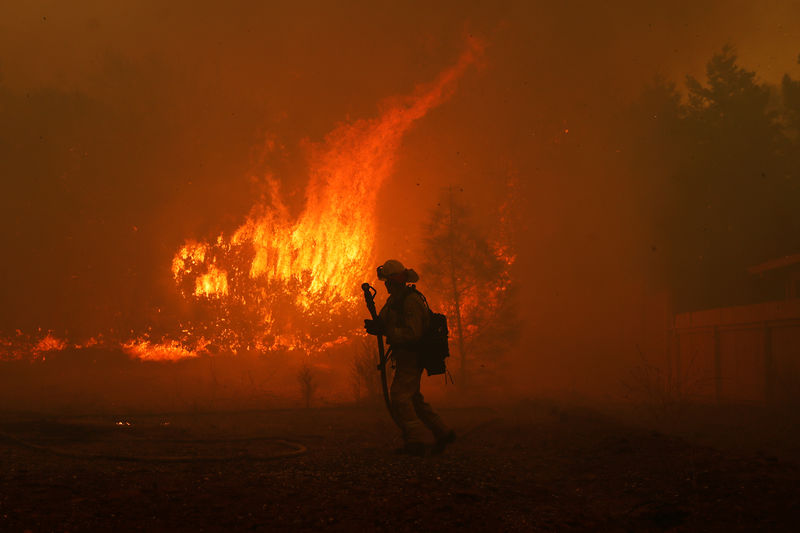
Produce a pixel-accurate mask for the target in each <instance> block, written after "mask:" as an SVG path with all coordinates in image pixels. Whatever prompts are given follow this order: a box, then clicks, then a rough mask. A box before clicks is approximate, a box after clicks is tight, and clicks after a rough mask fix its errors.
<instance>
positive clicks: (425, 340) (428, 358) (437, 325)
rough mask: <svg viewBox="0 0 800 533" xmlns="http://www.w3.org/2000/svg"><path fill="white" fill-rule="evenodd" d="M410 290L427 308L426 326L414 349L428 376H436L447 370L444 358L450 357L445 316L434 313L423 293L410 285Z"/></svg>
mask: <svg viewBox="0 0 800 533" xmlns="http://www.w3.org/2000/svg"><path fill="white" fill-rule="evenodd" d="M410 287H411V290H412V291H413V292H415V293H416V294H418V295H419V296H420V298H422V301H423V302H425V307H426V308H427V309H428V314H429V320H428V327H427V329H426V330H425V332H424V333H423V334H422V338H421V339H420V340H419V341H418V342H417V346H416V349H417V351H418V352H419V356H420V365H421V366H422V367H423V368H424V369H425V370H426V371H427V372H428V375H429V376H436V375H439V374H444V373H445V372H447V366H446V363H445V359H447V358H448V357H450V346H449V345H448V343H447V338H448V336H449V331H448V329H447V317H446V316H445V315H443V314H442V313H434V312H433V310H431V307H430V306H429V305H428V300H427V299H426V298H425V295H424V294H422V293H421V292H419V291H418V290H417V287H416V286H414V285H411V286H410Z"/></svg>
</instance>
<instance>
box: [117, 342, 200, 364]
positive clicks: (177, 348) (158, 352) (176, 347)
mask: <svg viewBox="0 0 800 533" xmlns="http://www.w3.org/2000/svg"><path fill="white" fill-rule="evenodd" d="M206 345H207V343H206ZM122 350H123V351H124V352H125V353H127V354H128V355H130V356H131V357H136V358H138V359H141V360H142V361H177V360H179V359H186V358H189V357H197V356H198V355H199V353H200V352H202V351H204V350H205V345H203V344H200V345H199V346H198V347H197V348H196V349H194V350H190V349H188V348H186V347H184V346H183V345H182V344H181V343H180V342H178V341H168V342H163V343H154V342H150V341H149V340H142V339H138V340H132V341H128V342H126V343H124V344H123V345H122Z"/></svg>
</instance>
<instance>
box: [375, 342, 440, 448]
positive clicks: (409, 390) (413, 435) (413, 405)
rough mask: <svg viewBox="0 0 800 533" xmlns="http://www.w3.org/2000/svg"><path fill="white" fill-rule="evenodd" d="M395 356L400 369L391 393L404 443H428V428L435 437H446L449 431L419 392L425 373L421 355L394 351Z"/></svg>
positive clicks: (396, 374)
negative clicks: (420, 362)
mask: <svg viewBox="0 0 800 533" xmlns="http://www.w3.org/2000/svg"><path fill="white" fill-rule="evenodd" d="M392 357H393V358H394V362H395V367H396V368H395V371H394V379H392V386H391V388H390V390H389V391H390V395H391V398H392V409H394V415H395V419H396V420H397V423H398V424H399V425H400V429H401V431H402V432H403V440H404V441H405V442H406V443H409V442H422V441H424V440H425V428H427V429H428V430H430V431H431V432H432V433H433V436H434V437H435V438H437V439H438V438H439V437H442V436H443V435H444V434H445V433H447V431H448V428H447V426H446V425H445V424H444V422H443V421H442V419H441V418H440V417H439V415H437V414H436V412H434V410H433V408H432V407H431V406H430V404H428V403H427V402H425V398H423V397H422V394H421V393H420V391H419V384H420V379H421V378H422V370H423V369H422V367H421V366H420V364H419V356H418V355H417V353H416V352H411V351H407V350H403V349H397V350H395V349H394V348H393V349H392Z"/></svg>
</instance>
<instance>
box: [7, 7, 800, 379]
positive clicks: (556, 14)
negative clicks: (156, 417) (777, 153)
mask: <svg viewBox="0 0 800 533" xmlns="http://www.w3.org/2000/svg"><path fill="white" fill-rule="evenodd" d="M470 36H472V37H475V38H478V39H480V40H481V42H483V43H485V51H484V54H483V56H482V59H481V60H480V61H479V62H478V64H477V65H476V67H475V68H472V69H470V70H469V71H468V72H466V73H465V74H464V76H463V78H462V79H461V80H460V81H459V82H458V86H457V88H456V89H455V91H454V93H453V95H452V97H451V98H450V99H449V100H447V101H446V102H444V103H442V105H441V106H439V107H437V108H436V109H433V110H431V111H430V113H429V114H428V115H427V116H426V117H424V118H423V119H421V120H419V121H418V123H416V124H415V125H414V126H413V127H412V128H411V129H410V131H409V132H408V133H407V135H406V136H405V138H404V141H403V143H402V146H401V147H400V149H399V152H398V155H397V160H396V162H395V166H394V170H393V172H392V174H391V178H390V179H389V180H388V181H387V182H386V183H385V184H384V185H383V187H382V189H381V190H380V191H379V193H378V196H377V198H378V200H377V201H378V206H377V209H378V211H377V212H378V220H377V238H376V257H384V258H388V257H390V256H397V257H398V258H401V259H404V260H406V261H407V262H408V263H410V264H411V266H414V265H415V264H417V263H420V262H421V261H422V260H423V257H422V255H421V254H422V252H421V247H420V246H419V242H420V240H421V238H422V234H421V227H422V223H423V222H424V220H425V218H426V216H427V214H428V212H429V211H430V210H431V209H433V208H434V207H435V205H436V201H437V200H436V198H437V194H438V193H439V191H440V190H441V188H442V187H444V186H448V185H452V186H455V187H456V188H457V189H458V190H459V193H460V194H463V198H464V199H465V202H466V203H467V204H468V205H469V206H470V207H471V208H472V210H473V212H474V213H475V216H476V219H477V220H478V222H479V223H481V224H483V225H486V226H488V225H490V224H491V222H492V220H493V219H494V218H496V213H497V207H498V205H500V204H501V203H502V202H503V201H504V200H506V199H507V198H509V195H510V196H511V197H513V198H514V199H515V201H516V216H517V218H516V234H515V237H514V238H515V246H516V251H517V255H518V261H517V264H516V271H515V275H516V276H517V277H518V278H519V280H520V283H521V286H522V295H521V302H520V303H521V308H522V310H523V314H524V319H525V321H526V324H527V325H528V326H529V327H526V335H525V337H524V338H523V343H522V345H521V347H520V354H521V355H523V356H524V357H521V358H520V363H519V364H520V365H522V366H523V367H524V368H526V369H527V370H530V376H532V377H531V378H530V379H531V380H545V379H546V380H551V381H553V382H556V381H557V382H558V383H559V385H561V386H563V385H564V384H566V385H570V384H571V385H574V386H575V387H581V386H583V385H585V384H586V383H587V382H589V381H591V380H592V379H600V378H602V377H603V371H602V370H599V369H600V368H601V367H603V368H605V366H604V365H601V364H600V362H599V361H598V358H600V357H611V358H613V357H617V356H618V355H619V356H620V357H621V355H620V354H622V353H623V352H624V353H628V352H631V351H632V350H633V343H632V342H630V339H629V337H628V333H629V332H630V331H633V330H635V329H636V328H637V327H638V325H637V324H638V322H637V320H638V318H637V317H638V316H639V315H640V314H641V308H642V306H644V305H646V301H647V299H646V295H647V294H649V293H650V292H655V291H656V288H654V286H653V284H652V283H651V282H650V273H649V272H648V271H647V269H646V260H645V256H646V253H647V251H648V250H649V249H650V246H651V243H650V242H647V240H646V236H645V234H644V233H643V231H642V230H641V226H642V223H641V220H642V213H641V212H640V206H638V205H637V203H636V198H635V195H633V194H632V193H631V192H630V183H631V180H632V179H635V178H634V177H632V176H629V175H627V174H626V172H625V165H624V163H623V162H622V159H621V158H622V157H624V153H622V152H621V151H620V150H621V147H622V145H623V141H622V139H624V138H625V135H626V134H627V132H625V131H624V130H623V126H622V123H621V122H620V120H619V115H620V113H621V112H622V111H623V110H624V109H625V108H626V107H627V106H629V105H630V103H631V102H632V101H633V100H634V99H635V98H636V96H637V95H638V94H639V93H640V91H641V88H642V86H643V85H644V84H645V83H646V82H647V81H648V80H651V79H652V78H653V77H654V76H655V75H657V74H661V75H663V76H666V77H667V78H670V79H674V80H676V81H677V82H679V83H680V82H682V80H683V77H684V76H685V75H686V74H693V75H698V76H701V75H702V72H703V68H704V65H705V63H706V62H707V60H708V58H709V57H710V56H711V55H712V54H713V53H714V52H715V51H718V50H719V49H721V48H722V46H724V45H725V44H732V45H733V46H735V47H736V49H737V51H738V53H739V57H740V60H741V63H742V64H743V65H744V66H745V67H747V68H750V69H753V70H756V71H757V72H758V73H759V75H760V76H762V77H763V78H764V79H765V81H769V82H775V83H777V82H778V81H779V79H780V76H782V75H783V74H784V73H786V72H788V73H793V74H794V75H797V74H798V73H799V72H798V68H799V67H798V65H797V57H798V53H800V5H798V3H797V2H793V1H788V0H787V1H770V2H758V3H756V2H745V1H721V0H720V1H698V2H633V1H628V2H604V3H598V2H591V1H568V2H536V1H521V2H473V1H467V2H464V1H457V2H456V1H453V2H373V1H370V2H285V3H277V2H258V1H238V2H237V1H233V2H226V3H224V4H223V3H219V2H206V1H192V2H182V1H174V2H155V1H139V2H126V3H117V2H102V1H81V0H77V1H73V2H59V1H51V2H38V1H28V2H4V3H3V4H2V6H0V175H1V176H2V183H3V194H2V198H1V199H0V217H2V219H0V227H2V230H0V232H1V233H0V249H2V251H3V254H2V265H0V273H1V274H2V283H1V284H0V301H2V302H3V306H2V309H0V327H2V329H3V330H4V331H14V330H15V329H21V330H31V329H35V328H44V329H47V330H50V329H52V330H54V331H57V332H63V331H70V332H72V333H74V334H76V335H85V336H90V335H93V334H94V333H95V332H97V331H107V330H112V329H114V330H119V331H124V330H126V329H136V328H142V327H144V326H146V325H147V324H148V323H150V322H151V321H152V320H154V318H155V317H156V316H157V315H158V314H159V313H162V312H167V311H168V310H169V309H177V308H180V307H181V306H182V305H185V304H184V303H183V302H182V301H181V298H180V297H179V295H178V294H177V292H176V290H175V287H174V284H173V281H172V278H171V274H170V266H171V260H172V257H173V255H174V254H175V252H176V250H177V249H178V248H179V247H180V246H181V245H182V244H183V243H184V242H185V241H186V240H187V239H197V240H203V239H209V238H212V237H213V236H215V235H218V234H220V233H221V232H228V233H229V232H231V231H232V230H233V229H235V228H236V227H238V226H239V225H241V224H242V222H243V221H244V219H245V217H246V216H247V214H248V212H249V210H250V208H251V207H252V206H253V204H254V203H256V202H257V201H258V199H259V198H261V197H262V196H263V195H264V194H266V191H267V181H266V180H265V178H266V177H267V176H269V177H271V178H272V179H274V180H277V182H278V183H279V184H280V187H281V190H282V192H283V195H284V200H285V201H286V203H287V208H288V209H289V210H290V211H293V212H294V213H297V212H298V210H300V209H301V207H302V204H303V199H304V186H305V184H306V180H307V179H308V168H307V166H308V160H309V159H308V158H309V151H310V150H311V148H310V147H311V146H313V145H314V143H319V142H320V141H322V140H323V139H324V138H325V136H326V134H328V133H329V132H331V131H333V130H335V129H336V127H337V126H339V125H341V124H343V123H348V122H351V121H355V120H359V119H369V118H372V117H375V116H378V115H379V114H380V111H381V110H382V109H384V108H385V106H387V105H389V104H390V102H391V100H390V99H391V98H394V97H398V96H402V95H407V94H411V93H413V91H414V88H415V87H416V86H418V85H419V84H420V83H426V82H430V81H431V80H434V79H435V78H436V76H437V75H438V74H439V73H440V72H442V71H443V70H444V69H445V68H447V67H448V66H450V65H452V64H453V63H454V62H455V61H456V59H457V58H458V56H459V54H460V53H461V52H462V51H463V49H464V47H465V43H466V42H467V40H468V38H470ZM387 99H388V100H387ZM510 178H515V179H516V183H517V185H516V188H515V189H514V190H513V191H512V192H511V193H509V190H508V187H507V184H508V183H509V180H510ZM462 189H463V193H461V190H462ZM373 266H374V265H369V266H368V268H366V270H365V271H367V272H371V271H372V268H373ZM421 275H422V278H423V281H422V282H421V286H422V287H424V272H421ZM370 281H374V280H370ZM359 318H360V317H354V321H357V320H358V319H359ZM593 346H594V347H596V346H602V347H603V348H602V350H600V351H599V352H598V351H594V352H592V354H591V355H587V354H589V349H588V348H589V347H593ZM598 354H601V355H598ZM523 361H525V362H523ZM576 362H578V363H580V365H577V366H579V367H582V368H585V369H586V370H585V371H583V372H581V373H578V374H576V373H575V372H574V371H573V370H569V369H574V368H575V367H576V365H575V364H574V363H576ZM609 372H611V371H609ZM526 375H528V374H526ZM534 375H535V377H533V376H534ZM526 379H527V378H526Z"/></svg>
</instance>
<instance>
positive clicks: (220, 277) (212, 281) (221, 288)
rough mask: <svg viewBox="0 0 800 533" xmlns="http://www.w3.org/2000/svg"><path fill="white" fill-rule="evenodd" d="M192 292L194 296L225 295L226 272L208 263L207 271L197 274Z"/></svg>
mask: <svg viewBox="0 0 800 533" xmlns="http://www.w3.org/2000/svg"><path fill="white" fill-rule="evenodd" d="M194 294H195V296H216V297H220V296H225V295H226V294H228V273H227V272H225V271H224V270H219V269H218V268H217V267H215V266H214V265H210V266H209V267H208V272H206V273H205V274H203V275H202V276H198V278H197V280H196V283H195V289H194Z"/></svg>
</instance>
